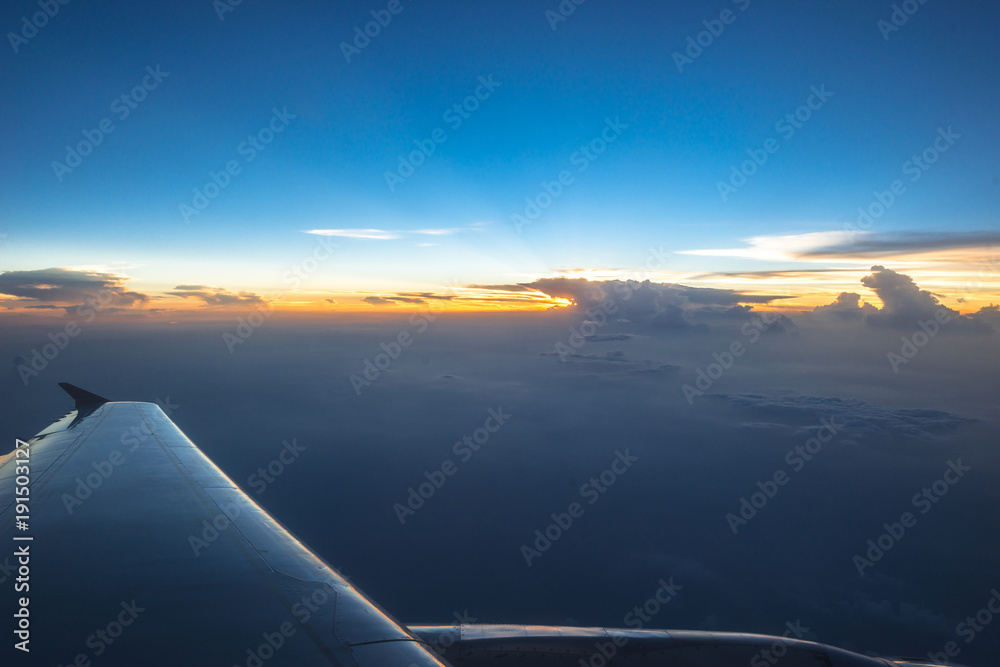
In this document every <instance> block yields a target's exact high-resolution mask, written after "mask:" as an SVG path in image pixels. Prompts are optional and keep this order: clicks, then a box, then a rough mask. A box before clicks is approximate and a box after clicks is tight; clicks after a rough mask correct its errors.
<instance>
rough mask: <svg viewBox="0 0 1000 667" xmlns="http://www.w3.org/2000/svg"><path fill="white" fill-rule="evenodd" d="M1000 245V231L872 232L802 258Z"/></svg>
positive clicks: (851, 236)
mask: <svg viewBox="0 0 1000 667" xmlns="http://www.w3.org/2000/svg"><path fill="white" fill-rule="evenodd" d="M991 245H1000V232H995V231H982V232H961V233H960V232H948V233H926V232H887V233H883V234H873V233H870V232H865V233H855V234H846V233H845V235H844V238H843V239H842V240H841V241H840V242H839V243H833V244H831V245H829V246H826V247H820V248H811V249H808V250H806V251H804V252H803V253H802V254H801V256H802V257H824V258H829V257H892V256H895V255H904V254H915V253H925V252H938V251H940V250H958V249H965V248H974V249H977V250H979V249H982V248H984V247H986V246H991Z"/></svg>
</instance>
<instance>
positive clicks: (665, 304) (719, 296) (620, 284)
mask: <svg viewBox="0 0 1000 667" xmlns="http://www.w3.org/2000/svg"><path fill="white" fill-rule="evenodd" d="M523 284H524V285H525V286H526V287H529V288H531V289H534V290H537V291H539V292H543V293H544V294H547V295H549V296H553V297H559V298H563V299H568V300H570V301H572V302H573V307H574V308H576V309H577V310H580V311H582V312H587V311H595V310H606V311H607V310H613V312H610V313H607V314H610V315H612V316H614V317H616V318H618V319H624V320H627V321H629V322H631V323H632V324H635V325H638V326H644V327H649V328H652V329H658V330H666V331H690V330H702V331H703V330H705V326H704V325H703V324H698V323H696V322H694V321H693V320H692V319H691V317H690V315H692V314H708V315H712V314H716V313H719V312H725V309H727V308H728V309H731V308H732V307H736V306H737V304H741V303H754V304H762V303H770V302H772V301H775V300H777V299H783V298H788V297H785V296H777V295H775V296H769V295H751V294H743V293H741V292H738V291H735V290H725V289H715V288H699V287H688V286H686V285H678V284H672V283H654V282H651V281H649V280H645V281H642V282H639V281H637V280H605V281H591V280H587V279H585V278H542V279H540V280H536V281H534V282H532V283H523ZM602 304H603V305H602ZM749 310H750V308H746V309H745V310H741V311H738V312H739V313H744V314H746V313H748V312H749ZM734 312H735V311H734Z"/></svg>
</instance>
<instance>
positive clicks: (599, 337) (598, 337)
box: [583, 333, 636, 343]
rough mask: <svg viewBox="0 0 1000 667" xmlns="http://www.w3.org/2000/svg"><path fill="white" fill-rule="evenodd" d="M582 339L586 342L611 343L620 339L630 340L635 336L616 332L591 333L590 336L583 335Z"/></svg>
mask: <svg viewBox="0 0 1000 667" xmlns="http://www.w3.org/2000/svg"><path fill="white" fill-rule="evenodd" d="M583 338H584V340H586V341H587V342H588V343H611V342H616V341H622V340H631V339H632V338H636V336H635V334H627V333H616V334H591V335H590V336H584V337H583Z"/></svg>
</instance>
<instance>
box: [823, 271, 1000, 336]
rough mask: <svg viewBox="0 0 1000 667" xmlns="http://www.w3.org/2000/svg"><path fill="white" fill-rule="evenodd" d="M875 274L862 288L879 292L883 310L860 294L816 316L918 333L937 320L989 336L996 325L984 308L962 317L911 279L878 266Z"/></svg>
mask: <svg viewBox="0 0 1000 667" xmlns="http://www.w3.org/2000/svg"><path fill="white" fill-rule="evenodd" d="M871 271H872V273H870V274H869V275H867V276H864V277H863V278H862V279H861V284H862V285H864V286H865V287H867V288H868V289H870V290H871V291H873V292H875V295H876V296H877V297H878V298H879V300H880V301H881V302H882V307H881V308H879V307H876V306H873V305H872V304H870V303H867V302H862V300H861V299H862V297H861V295H860V294H858V293H856V292H841V293H840V295H839V296H838V297H837V299H836V300H835V301H834V302H833V303H829V304H827V305H825V306H818V307H817V308H814V309H813V311H812V312H813V314H815V315H820V316H835V317H838V318H840V319H842V320H857V321H862V320H863V321H864V322H865V323H866V324H869V325H871V326H874V327H884V328H893V329H904V330H906V329H915V328H917V327H918V326H919V325H920V322H922V321H927V320H934V319H937V320H938V321H944V320H946V321H947V328H948V329H956V330H961V331H972V332H977V333H989V332H991V331H992V330H993V327H992V326H991V324H990V322H991V321H994V322H996V321H997V319H998V318H996V317H995V314H996V313H995V310H990V308H983V309H981V310H980V311H979V312H978V313H974V314H973V315H971V316H969V315H962V314H961V313H959V312H958V311H957V310H954V309H952V308H949V307H948V306H945V305H944V304H942V303H941V302H940V301H939V300H938V298H937V296H935V295H934V294H932V293H931V292H929V291H927V290H923V289H920V287H919V286H918V285H917V284H916V282H914V280H913V278H911V277H910V276H908V275H906V274H903V273H897V272H896V271H893V270H892V269H887V268H885V267H884V266H880V265H875V266H873V267H872V268H871Z"/></svg>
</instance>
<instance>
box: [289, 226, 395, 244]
mask: <svg viewBox="0 0 1000 667" xmlns="http://www.w3.org/2000/svg"><path fill="white" fill-rule="evenodd" d="M303 233H304V234H315V235H316V236H339V237H341V238H345V239H372V240H376V241H391V240H392V239H398V238H399V234H398V233H397V232H390V231H387V230H384V229H310V230H306V231H304V232H303Z"/></svg>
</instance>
